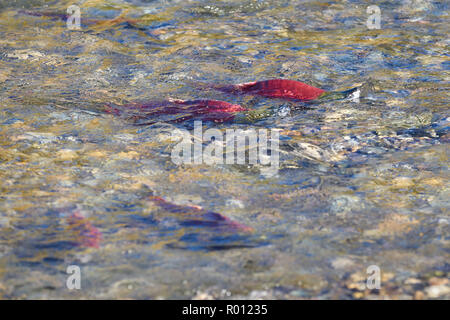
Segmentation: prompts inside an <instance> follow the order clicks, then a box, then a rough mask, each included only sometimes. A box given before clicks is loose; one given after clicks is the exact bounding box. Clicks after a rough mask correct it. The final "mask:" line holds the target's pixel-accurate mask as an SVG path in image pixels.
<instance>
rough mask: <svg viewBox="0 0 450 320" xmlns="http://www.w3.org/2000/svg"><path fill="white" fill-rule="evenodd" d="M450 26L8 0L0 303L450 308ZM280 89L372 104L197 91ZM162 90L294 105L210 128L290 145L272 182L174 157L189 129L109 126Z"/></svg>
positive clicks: (424, 4)
mask: <svg viewBox="0 0 450 320" xmlns="http://www.w3.org/2000/svg"><path fill="white" fill-rule="evenodd" d="M373 4H376V5H377V6H378V7H379V8H380V18H381V19H380V20H381V21H380V28H379V29H378V28H374V29H373V28H369V26H370V25H371V24H370V23H369V24H368V22H367V20H368V18H369V16H370V13H368V12H367V7H368V6H370V5H373ZM70 5H77V6H78V7H79V8H80V9H81V24H80V28H79V29H72V28H69V27H70V26H68V24H67V21H66V20H67V17H66V16H65V15H66V14H67V8H68V7H69V6H70ZM448 14H449V3H448V2H447V1H426V0H402V1H373V2H371V1H363V0H351V1H350V0H349V1H284V0H282V1H275V0H268V1H264V0H250V1H247V0H245V1H236V0H232V1H186V0H183V1H181V0H166V1H151V0H148V1H144V0H141V1H139V0H114V1H113V0H110V1H99V0H84V1H83V0H80V1H55V0H53V1H44V0H30V1H25V0H23V1H22V0H15V1H4V0H1V1H0V298H4V299H11V298H19V299H32V298H37V299H47V298H49V299H70V298H101V299H104V298H106V299H108V298H120V299H124V298H144V299H180V298H184V299H192V298H195V299H233V298H251V299H272V298H282V299H311V298H319V299H330V298H343V299H351V298H356V299H364V298H368V299H382V298H394V299H395V298H404V299H413V298H415V299H427V298H441V299H442V298H447V299H448V298H450V287H449V284H448V275H449V272H450V260H449V222H450V217H449V211H448V209H449V195H450V194H449V187H450V186H449V171H448V165H449V159H448V150H449V149H448V146H449V141H450V136H449V130H448V129H449V122H450V119H449V112H448V111H449V108H448V106H449V95H448V92H449V91H448V89H449V80H450V78H449V69H450V59H449V51H448V48H449V27H448V26H449V17H448ZM71 21H72V20H71ZM75 22H76V21H75ZM276 78H285V79H293V80H298V81H302V82H305V83H308V84H310V85H313V86H316V87H319V88H322V89H325V90H346V89H349V88H352V87H355V86H361V88H362V89H361V97H360V98H359V99H344V100H333V101H323V102H321V103H317V104H314V105H312V106H311V107H310V108H300V107H299V108H295V106H294V107H293V105H292V103H287V102H286V101H281V100H276V99H264V98H260V99H256V98H255V97H251V96H234V95H231V94H228V93H225V92H220V91H217V90H214V89H212V87H211V86H205V85H203V84H231V83H242V82H249V81H255V80H264V79H276ZM168 98H174V99H186V100H195V99H217V100H224V101H227V102H230V103H236V104H237V103H238V104H240V105H242V106H245V107H246V108H249V109H254V110H260V109H261V110H263V109H267V108H269V109H270V108H271V109H275V110H276V109H278V108H279V109H280V110H282V109H283V108H284V109H283V110H286V108H285V107H291V108H290V109H288V110H290V112H278V113H275V114H272V115H271V116H268V117H265V118H264V119H259V120H258V119H256V120H255V121H250V122H245V123H239V122H230V123H215V122H207V121H205V122H203V130H206V129H208V128H214V129H219V130H221V132H226V129H253V130H258V129H271V130H272V132H274V131H276V132H278V133H279V150H278V149H277V152H279V168H278V171H277V173H276V174H268V171H267V167H266V166H264V165H261V164H256V165H253V164H206V163H200V164H183V165H177V164H175V163H174V161H173V157H172V156H171V153H172V150H173V148H174V147H175V146H176V145H177V143H178V141H179V140H177V137H176V135H174V132H177V130H176V129H185V130H189V132H191V133H192V128H193V123H192V121H186V122H182V123H176V124H174V123H168V122H165V120H166V118H164V117H162V116H161V118H156V119H153V120H155V123H154V124H151V125H142V126H137V125H136V123H135V121H133V119H132V117H128V116H126V115H115V114H111V113H108V112H105V110H106V107H105V105H106V104H108V105H116V106H120V105H123V104H126V103H131V102H134V101H152V100H165V99H168ZM205 145H207V144H206V143H205ZM272 152H274V150H272ZM162 199H163V200H162ZM200 207H201V208H202V209H199V208H200ZM70 265H75V266H78V267H79V268H80V270H81V289H80V290H69V288H68V287H67V286H66V280H67V279H68V277H69V274H68V273H67V268H68V266H70ZM370 266H376V267H375V269H373V267H372V269H371V268H369V267H370ZM368 268H369V271H370V270H377V268H379V270H380V271H381V276H380V277H381V282H380V288H379V289H373V288H370V287H368V286H367V281H366V280H367V278H368V276H370V274H368V273H367V272H368Z"/></svg>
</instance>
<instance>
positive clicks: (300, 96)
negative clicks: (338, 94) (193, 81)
mask: <svg viewBox="0 0 450 320" xmlns="http://www.w3.org/2000/svg"><path fill="white" fill-rule="evenodd" d="M216 88H217V89H219V90H222V91H225V92H231V93H243V94H252V95H260V96H263V97H268V98H279V99H287V100H300V101H310V100H314V99H317V98H319V97H320V96H322V95H323V94H324V93H325V92H326V91H325V90H322V89H319V88H316V87H313V86H310V85H308V84H306V83H303V82H300V81H295V80H287V79H273V80H264V81H255V82H247V83H241V84H235V85H231V86H225V87H222V88H220V87H216Z"/></svg>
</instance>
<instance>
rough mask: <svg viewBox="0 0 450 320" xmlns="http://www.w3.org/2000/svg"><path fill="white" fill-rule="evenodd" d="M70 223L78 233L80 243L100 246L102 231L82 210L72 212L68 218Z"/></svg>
mask: <svg viewBox="0 0 450 320" xmlns="http://www.w3.org/2000/svg"><path fill="white" fill-rule="evenodd" d="M68 224H69V226H70V228H71V229H72V230H73V231H74V233H75V235H76V238H77V243H78V245H80V246H82V247H90V248H98V247H99V246H100V241H101V239H102V233H101V232H100V230H98V229H97V228H96V227H95V226H93V225H92V223H90V222H89V221H88V220H87V219H86V218H85V217H84V216H83V215H82V214H81V213H80V212H78V211H76V212H74V213H72V214H71V215H70V216H69V218H68Z"/></svg>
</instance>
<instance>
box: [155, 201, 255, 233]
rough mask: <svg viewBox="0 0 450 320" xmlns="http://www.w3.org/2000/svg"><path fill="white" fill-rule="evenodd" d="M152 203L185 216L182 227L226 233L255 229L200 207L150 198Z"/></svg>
mask: <svg viewBox="0 0 450 320" xmlns="http://www.w3.org/2000/svg"><path fill="white" fill-rule="evenodd" d="M149 199H150V201H151V202H153V203H154V204H155V205H157V206H158V207H160V208H162V209H164V210H166V211H168V212H170V213H174V214H177V215H180V214H181V215H183V219H181V221H182V222H181V223H180V224H181V225H183V226H198V227H215V228H221V229H225V230H226V231H238V232H251V231H253V229H252V228H251V227H248V226H246V225H244V224H241V223H239V222H236V221H233V220H231V219H229V218H227V217H225V216H223V215H221V214H220V213H217V212H213V211H209V210H205V209H203V208H202V207H200V206H192V205H178V204H174V203H171V202H169V201H166V200H164V199H163V198H161V197H156V196H150V198H149Z"/></svg>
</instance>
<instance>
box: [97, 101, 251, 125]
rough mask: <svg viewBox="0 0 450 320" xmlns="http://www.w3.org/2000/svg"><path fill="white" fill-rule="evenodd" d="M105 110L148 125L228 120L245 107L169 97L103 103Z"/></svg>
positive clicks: (221, 102) (139, 123) (138, 123)
mask: <svg viewBox="0 0 450 320" xmlns="http://www.w3.org/2000/svg"><path fill="white" fill-rule="evenodd" d="M105 110H106V112H108V113H112V114H115V115H122V114H124V115H129V116H130V118H132V119H133V120H135V122H136V124H137V125H149V124H154V123H156V122H158V121H164V122H169V123H180V122H184V121H187V120H191V119H195V120H202V121H213V122H216V123H221V122H228V121H231V120H233V119H234V116H235V114H236V113H237V112H241V111H246V110H247V109H246V108H244V107H242V106H240V105H238V104H231V103H228V102H225V101H220V100H190V101H186V100H179V99H169V100H166V101H153V102H146V103H130V104H126V105H123V106H111V105H105ZM147 120H149V121H147Z"/></svg>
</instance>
